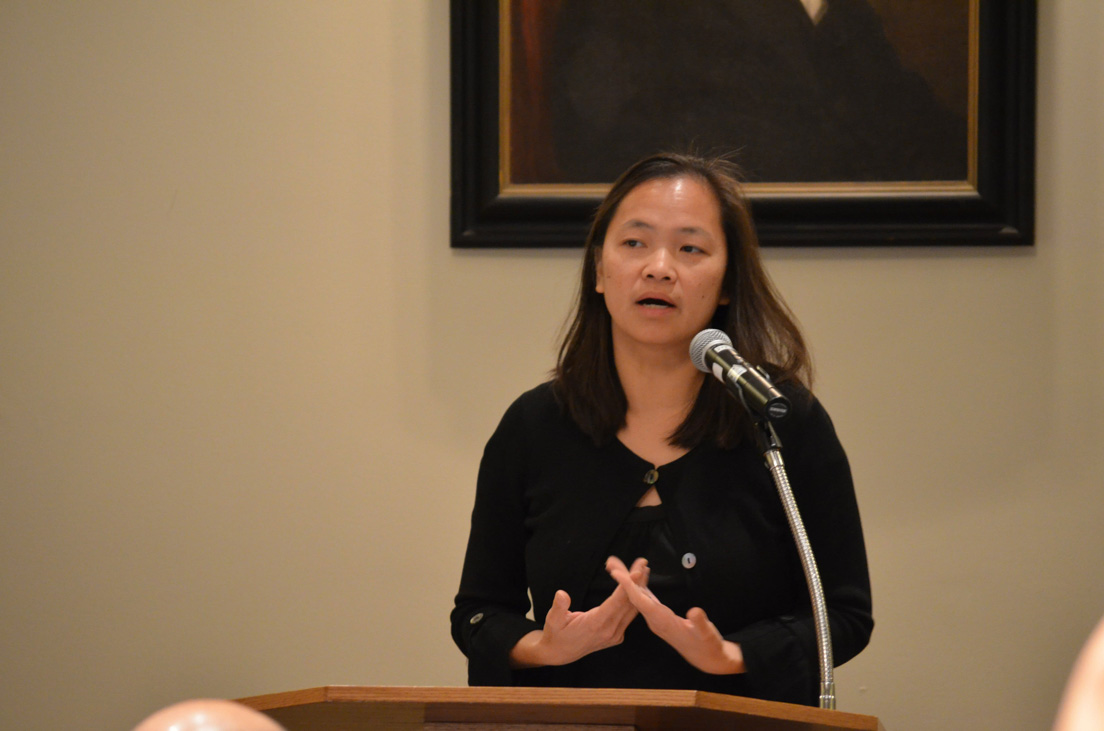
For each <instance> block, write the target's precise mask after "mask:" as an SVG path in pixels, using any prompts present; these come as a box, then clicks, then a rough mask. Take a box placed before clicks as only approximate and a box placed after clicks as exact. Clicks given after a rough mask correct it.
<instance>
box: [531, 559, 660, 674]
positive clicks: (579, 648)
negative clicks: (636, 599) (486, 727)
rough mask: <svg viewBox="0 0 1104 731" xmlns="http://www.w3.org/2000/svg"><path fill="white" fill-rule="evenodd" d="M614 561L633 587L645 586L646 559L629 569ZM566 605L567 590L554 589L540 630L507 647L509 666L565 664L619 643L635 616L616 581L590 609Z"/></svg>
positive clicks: (568, 599)
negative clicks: (579, 610)
mask: <svg viewBox="0 0 1104 731" xmlns="http://www.w3.org/2000/svg"><path fill="white" fill-rule="evenodd" d="M618 563H620V564H621V568H622V569H623V570H624V571H623V575H624V580H625V581H626V582H627V583H629V584H632V585H633V586H636V587H637V588H640V587H642V586H647V584H648V562H647V561H645V560H644V559H642V558H638V559H637V560H636V561H634V562H633V565H632V569H627V568H625V564H623V563H621V562H620V561H618ZM570 607H571V597H569V596H568V595H567V592H566V591H564V590H562V589H561V590H559V591H557V592H556V596H555V598H554V599H553V600H552V607H551V608H550V609H549V610H548V615H547V616H546V617H545V620H544V629H539V630H534V631H532V632H530V633H529V634H527V635H525V636H524V637H522V638H521V639H520V640H518V642H517V644H516V645H514V647H513V648H512V649H511V650H510V665H511V666H512V667H515V668H532V667H541V666H544V665H566V664H567V663H569V662H574V661H575V660H578V659H579V658H581V657H584V656H586V655H589V654H590V653H592V652H597V651H598V650H604V649H605V648H607V647H612V646H614V645H619V644H621V642H622V640H624V638H625V628H626V627H628V626H629V623H630V622H632V621H633V620H634V619H635V618H636V615H637V611H636V608H635V607H634V606H633V605H632V604H631V603H630V602H629V599H628V597H627V596H626V594H625V588H624V586H622V585H621V582H620V581H619V582H618V586H617V588H616V589H614V590H613V593H612V594H610V595H609V597H607V598H606V600H605V601H604V602H602V603H601V604H599V605H598V606H596V607H594V608H593V609H590V610H587V611H585V612H573V611H571V609H570Z"/></svg>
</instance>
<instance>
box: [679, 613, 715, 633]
mask: <svg viewBox="0 0 1104 731" xmlns="http://www.w3.org/2000/svg"><path fill="white" fill-rule="evenodd" d="M686 620H687V621H688V622H690V626H691V627H693V629H694V632H695V633H696V634H697V635H699V636H702V637H710V636H712V635H713V634H714V633H715V632H716V628H715V627H714V626H713V623H712V622H710V621H709V617H708V616H707V615H706V613H705V610H704V609H702V608H701V607H694V608H692V609H691V610H690V611H689V612H687V613H686Z"/></svg>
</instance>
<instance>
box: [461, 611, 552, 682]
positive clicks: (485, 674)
mask: <svg viewBox="0 0 1104 731" xmlns="http://www.w3.org/2000/svg"><path fill="white" fill-rule="evenodd" d="M472 619H473V620H475V621H473V622H472V624H473V625H475V626H474V627H473V628H472V631H471V639H470V645H469V649H468V685H499V686H508V685H514V671H513V669H512V668H511V667H510V650H512V649H513V647H514V645H516V644H517V642H518V640H520V639H521V638H522V637H524V636H525V635H527V634H529V633H530V632H532V631H533V630H536V629H540V625H538V624H537V623H536V622H534V621H533V620H531V619H527V618H526V617H522V616H519V615H516V614H510V613H506V612H504V613H502V614H494V615H491V614H487V615H485V616H482V617H480V616H479V615H475V617H473V618H472ZM469 621H471V620H469Z"/></svg>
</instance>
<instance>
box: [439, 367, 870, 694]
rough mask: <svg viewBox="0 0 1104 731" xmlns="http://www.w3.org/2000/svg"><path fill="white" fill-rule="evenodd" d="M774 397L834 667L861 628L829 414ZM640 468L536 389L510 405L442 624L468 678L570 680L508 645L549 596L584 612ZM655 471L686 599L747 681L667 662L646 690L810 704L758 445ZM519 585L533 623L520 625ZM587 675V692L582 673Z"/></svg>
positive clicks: (809, 400) (844, 471) (859, 552)
mask: <svg viewBox="0 0 1104 731" xmlns="http://www.w3.org/2000/svg"><path fill="white" fill-rule="evenodd" d="M789 395H790V397H791V400H792V401H793V402H794V409H793V413H792V414H791V416H790V417H789V418H788V419H787V420H786V421H784V422H782V423H781V424H780V425H779V428H778V431H779V435H780V438H781V440H782V445H783V450H782V454H783V458H784V459H785V463H786V468H787V473H788V475H789V477H790V482H791V484H792V489H793V492H794V496H795V499H796V501H797V503H798V507H799V509H800V511H801V515H802V519H803V521H804V523H805V528H806V532H807V533H808V536H809V540H810V542H811V544H812V547H813V551H814V553H815V556H816V560H817V565H818V568H819V571H820V576H821V580H822V582H823V584H824V593H825V598H826V600H827V603H828V615H829V625H830V628H831V634H832V645H833V654H834V660H835V662H836V663H837V664H842V663H843V662H846V661H847V660H849V659H850V658H852V657H854V656H855V655H856V654H858V653H859V651H861V650H862V649H863V648H864V647H865V646H866V644H867V642H868V641H869V638H870V633H871V630H872V628H873V619H872V617H871V605H870V580H869V575H868V572H867V563H866V550H865V547H864V544H863V536H862V526H861V523H860V520H859V511H858V506H857V504H856V501H855V494H854V489H853V486H852V483H851V472H850V468H849V466H848V463H847V457H846V455H845V454H844V451H843V448H842V447H841V446H840V443H839V440H838V439H837V438H836V434H835V430H834V428H833V427H832V423H831V420H830V419H829V418H828V414H827V413H826V412H825V411H824V409H823V408H822V407H821V405H820V403H819V402H818V401H817V400H816V399H815V398H813V397H812V396H811V395H810V394H808V393H807V392H805V391H797V390H793V389H790V392H789ZM652 467H653V465H652V464H650V463H648V462H646V461H645V460H643V459H642V458H640V457H638V456H637V455H635V454H634V453H633V452H631V451H630V450H629V449H628V448H627V447H625V446H624V445H623V444H621V443H620V442H618V441H616V440H615V441H614V442H613V443H612V444H609V445H605V446H601V447H599V446H595V445H594V443H593V442H592V441H591V440H590V439H589V438H588V437H587V436H585V435H584V434H583V433H582V432H581V431H580V430H579V428H578V427H577V426H576V425H575V423H574V422H573V421H572V420H571V418H570V417H569V416H568V415H567V414H566V413H565V412H564V411H563V410H562V409H561V408H560V406H559V404H558V403H557V401H556V399H555V397H554V395H553V392H552V387H551V385H550V384H544V385H542V386H538V387H537V388H535V389H533V390H531V391H529V392H527V393H525V394H523V395H522V396H521V397H520V398H518V399H517V400H516V401H515V402H514V403H513V405H511V406H510V408H509V409H508V410H507V412H506V414H505V416H504V417H503V418H502V421H501V423H500V424H499V426H498V429H497V430H496V431H495V433H494V435H493V436H492V437H491V439H490V441H489V442H488V443H487V447H486V449H485V451H484V454H483V461H482V463H481V465H480V469H479V478H478V483H477V489H476V498H475V508H474V510H473V512H472V523H471V534H470V537H469V540H468V548H467V554H466V557H465V560H464V569H463V574H462V576H461V580H460V590H459V593H458V594H457V595H456V605H455V608H454V610H453V612H452V617H451V619H452V636H453V639H454V640H455V641H456V643H457V645H458V646H459V647H460V649H461V650H462V651H463V652H464V654H465V655H467V657H468V682H469V683H470V684H471V685H556V686H573V685H580V684H583V682H584V681H581V680H580V679H579V678H580V673H578V672H574V671H573V666H575V665H576V663H572V664H571V665H566V666H562V667H557V668H537V669H533V670H512V669H510V667H509V662H508V656H509V652H510V649H511V648H512V647H513V646H514V644H516V643H517V641H518V640H519V639H520V638H521V637H522V636H523V635H525V634H526V633H528V632H529V631H531V630H534V629H539V628H540V626H541V624H542V623H543V620H544V617H545V615H546V614H547V612H548V609H549V607H550V606H551V602H552V598H553V595H554V594H555V592H556V590H557V589H563V590H565V591H566V592H567V593H568V594H569V595H570V596H571V599H572V607H571V608H572V609H573V610H578V609H586V608H589V607H580V605H579V602H580V601H582V599H583V598H584V597H585V596H586V590H587V586H588V585H589V584H590V582H591V580H592V579H593V578H594V577H595V576H596V575H597V574H598V573H599V572H602V571H604V568H603V567H604V564H605V559H606V557H607V555H608V553H607V551H608V549H609V546H610V543H611V541H612V540H613V538H614V536H615V535H616V533H617V531H618V529H619V528H620V526H621V525H622V523H623V522H624V520H625V518H626V516H627V515H628V514H629V512H630V511H631V510H632V509H633V507H634V506H635V505H636V502H637V500H639V499H640V497H641V496H642V495H643V494H644V492H645V491H646V490H647V489H648V485H647V484H646V483H645V482H644V479H643V477H644V475H645V473H646V472H648V471H649V470H651V469H652ZM658 471H659V480H658V482H656V488H657V489H658V491H659V495H660V498H661V500H662V502H663V506H664V511H665V513H666V516H667V520H668V522H669V524H670V529H671V533H672V535H673V539H674V541H675V548H676V551H677V552H678V553H679V554H684V555H685V556H686V561H684V564H683V565H684V566H686V567H687V568H686V571H687V582H688V586H689V591H690V597H691V601H692V604H693V605H696V606H700V607H702V608H703V609H704V610H705V611H706V612H707V614H708V615H709V618H710V619H711V620H712V621H713V623H714V624H715V625H716V626H717V628H718V629H719V630H720V632H721V633H722V634H723V635H724V636H725V638H726V639H728V640H731V641H733V642H738V643H740V646H741V649H742V651H743V654H744V660H745V663H746V665H747V672H746V673H744V674H740V675H725V676H718V675H709V674H706V673H701V672H699V671H697V670H696V669H694V668H692V667H690V666H689V665H687V664H686V663H685V662H684V661H682V660H681V658H677V657H676V658H675V660H674V661H673V662H672V664H671V666H670V668H669V670H670V672H669V673H668V672H665V673H664V677H662V678H660V679H659V682H658V684H657V686H656V687H684V688H695V689H698V690H708V691H713V692H723V693H731V694H735V695H745V696H751V697H757V698H763V699H767V700H777V701H786V702H791V703H804V704H809V705H815V704H816V702H817V697H818V695H819V664H818V661H817V651H816V631H815V627H814V622H813V618H812V611H811V609H810V601H809V594H808V589H807V586H806V583H805V577H804V573H803V571H802V568H801V564H800V560H799V558H798V555H797V551H796V549H795V547H794V542H793V538H792V536H791V533H790V529H789V524H788V522H787V521H786V517H785V514H784V512H783V509H782V506H781V502H780V500H779V497H778V493H777V490H776V489H775V486H774V483H773V480H772V479H771V476H770V473H769V472H768V471H767V469H766V467H765V466H764V461H763V456H762V454H760V452H759V450H758V447H757V446H756V445H755V444H754V442H753V441H752V440H750V439H747V440H744V442H742V443H741V444H740V445H739V446H737V447H736V448H734V449H730V450H724V449H720V448H718V447H716V446H713V445H705V444H703V445H700V446H698V447H695V448H694V449H692V450H691V451H690V452H689V453H687V454H686V455H684V456H683V457H681V458H680V459H678V460H676V461H675V462H672V463H671V464H669V465H664V466H661V467H660V468H659V470H658ZM530 592H531V595H532V600H533V606H532V610H533V616H535V617H536V618H537V621H533V620H532V619H528V618H527V617H526V614H527V612H528V611H529V609H530V602H529V595H530ZM635 622H643V619H642V618H639V617H638V618H637V619H636V620H635ZM631 636H632V635H631V634H630V635H628V636H627V638H626V642H630V641H631ZM606 652H608V651H607V650H603V651H601V652H600V653H596V654H595V655H600V654H601V653H606ZM594 657H595V656H591V658H594ZM587 660H588V658H584V659H583V660H580V661H579V662H580V663H582V662H584V661H587ZM679 663H681V665H683V667H676V665H677V664H679ZM602 672H603V673H604V675H601V676H600V680H599V684H600V685H602V686H605V687H618V686H623V685H625V682H622V681H621V679H619V674H618V667H617V665H616V664H615V663H611V664H608V665H607V667H606V668H605V669H604V670H603V671H602ZM587 677H588V678H589V680H587V681H585V682H587V683H591V684H593V683H594V675H593V668H591V671H590V672H589V673H588V674H587Z"/></svg>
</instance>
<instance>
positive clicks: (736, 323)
mask: <svg viewBox="0 0 1104 731" xmlns="http://www.w3.org/2000/svg"><path fill="white" fill-rule="evenodd" d="M678 177H692V178H695V179H697V180H700V181H701V182H703V183H704V184H705V185H706V186H708V187H709V188H710V190H712V191H713V194H714V195H715V196H716V198H717V201H718V203H719V204H720V208H721V225H722V228H723V230H724V235H725V245H726V249H727V254H728V260H727V267H726V270H725V275H724V279H723V282H722V285H721V286H722V293H724V294H727V295H728V299H729V303H728V304H726V305H720V306H719V307H717V311H716V312H715V313H714V315H713V319H712V322H711V323H710V326H711V327H715V328H718V329H721V330H724V331H725V332H726V333H728V336H729V337H730V338H732V343H733V346H734V347H735V348H736V350H737V351H738V352H739V353H740V355H742V356H743V357H744V358H745V359H746V360H747V361H748V362H749V363H751V364H752V365H759V366H763V367H764V368H766V369H767V371H768V372H769V373H770V375H771V378H772V379H773V380H774V381H775V382H776V383H784V382H787V381H797V382H799V383H802V384H804V385H806V386H808V385H810V383H811V379H812V364H811V362H810V358H809V353H808V351H807V349H806V347H805V341H804V339H803V338H802V336H801V331H800V329H799V328H798V326H797V323H796V321H795V319H794V317H793V314H792V313H791V312H790V309H789V308H788V307H787V306H786V304H785V303H784V302H783V301H782V298H781V296H780V295H779V294H778V292H777V290H776V289H775V287H774V285H773V284H772V283H771V281H770V278H769V277H768V276H767V273H766V271H765V270H764V269H763V263H762V260H761V259H760V256H759V240H758V238H757V236H756V233H755V224H754V222H753V221H752V217H751V210H750V208H749V205H748V202H747V199H746V198H745V197H744V195H743V192H742V191H741V188H740V182H739V181H740V179H741V177H742V176H741V174H740V170H739V168H738V167H737V166H736V165H735V164H734V163H732V162H730V161H728V160H726V159H724V158H704V157H698V156H694V155H685V154H675V153H663V154H659V155H653V156H652V157H648V158H645V159H644V160H641V161H639V162H637V163H636V164H635V165H633V166H632V167H630V168H629V169H628V170H627V171H625V173H623V174H622V175H621V177H620V178H618V179H617V181H616V182H615V183H614V184H613V187H612V188H611V189H610V192H609V194H607V195H606V198H605V200H603V201H602V203H601V205H599V206H598V209H597V211H596V212H595V215H594V221H593V223H592V224H591V227H590V232H589V233H588V234H587V238H586V247H585V250H584V252H583V265H582V278H581V283H580V287H579V298H578V302H577V304H576V306H575V312H574V317H573V318H572V319H571V323H570V325H569V326H568V327H567V331H566V333H565V335H564V339H563V343H562V344H561V345H560V354H559V360H558V362H557V365H556V369H555V371H554V377H553V384H554V387H555V389H554V390H555V392H556V395H557V398H559V400H560V402H561V404H562V405H563V406H564V407H565V408H566V409H567V411H568V413H569V414H570V415H571V417H572V418H573V419H574V420H575V422H576V423H577V424H578V425H579V427H580V428H581V429H582V430H583V432H584V433H586V434H587V435H588V436H590V437H591V439H593V440H594V441H595V443H596V444H605V443H609V442H610V441H612V440H613V439H614V438H616V436H617V432H618V430H620V429H621V427H622V426H624V424H625V412H626V410H627V408H628V403H627V401H626V398H625V392H624V390H623V389H622V387H621V381H620V379H619V378H618V376H617V369H616V368H615V366H614V362H613V340H612V335H611V329H612V328H611V321H610V315H609V311H608V310H607V309H606V304H605V299H604V297H603V296H602V295H601V294H599V293H598V292H596V291H595V285H596V283H597V269H596V268H597V264H598V261H599V259H600V257H601V254H602V245H603V243H604V241H605V238H606V231H607V229H608V228H609V224H610V220H611V219H612V218H613V216H614V214H615V213H616V212H617V207H618V206H619V205H620V204H621V201H622V200H624V198H625V196H626V195H628V194H629V192H631V191H632V190H633V189H635V188H636V187H637V186H638V185H640V184H641V183H644V182H647V181H649V180H655V179H663V178H678ZM688 357H689V354H688ZM751 426H752V424H751V420H750V419H749V418H748V416H747V414H746V412H745V411H744V407H743V406H742V405H741V404H739V403H737V402H736V401H735V400H734V399H732V398H729V397H728V396H727V395H726V394H725V393H724V387H723V386H722V385H721V383H720V382H719V381H717V380H716V379H715V378H706V379H705V381H704V383H703V385H702V388H701V390H700V391H699V392H698V397H697V400H696V401H695V403H694V407H693V408H692V409H691V411H690V414H689V415H688V416H687V417H686V420H685V421H683V423H682V424H681V425H680V426H679V428H678V429H676V430H675V432H674V434H672V435H671V437H670V441H671V443H672V444H675V445H678V446H681V447H686V448H690V447H693V446H696V445H697V444H700V443H702V442H703V441H705V440H707V439H712V440H713V441H715V442H716V443H717V444H718V445H720V446H722V447H731V446H733V445H735V444H736V443H738V442H739V441H740V440H741V439H742V438H743V437H744V436H745V435H747V434H748V433H749V429H750V427H751Z"/></svg>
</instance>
